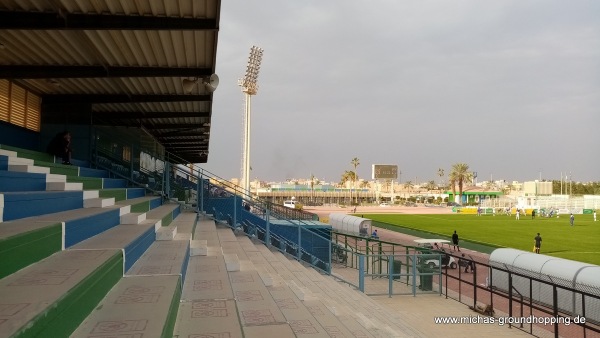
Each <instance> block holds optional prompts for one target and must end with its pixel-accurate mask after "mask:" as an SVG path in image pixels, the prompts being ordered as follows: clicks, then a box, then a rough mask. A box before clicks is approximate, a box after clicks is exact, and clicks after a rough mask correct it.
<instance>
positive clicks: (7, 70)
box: [0, 0, 221, 163]
mask: <svg viewBox="0 0 600 338" xmlns="http://www.w3.org/2000/svg"><path fill="white" fill-rule="evenodd" d="M220 8H221V1H220V0H202V1H195V0H178V1H172V0H136V1H130V0H97V1H87V0H46V1H44V0H40V1H18V0H5V1H2V2H0V78H5V79H10V80H11V81H14V82H15V83H18V84H19V85H21V86H22V87H25V88H27V89H28V90H30V91H32V92H34V93H36V94H38V95H39V96H40V97H41V98H42V112H43V115H42V121H43V122H44V123H53V121H63V120H64V116H60V113H56V112H54V111H53V113H52V114H44V108H45V107H49V106H51V105H53V104H54V105H56V104H59V105H60V104H65V103H69V104H80V105H82V106H86V105H89V106H91V108H90V109H91V113H92V121H93V123H94V124H99V125H111V126H126V127H136V128H143V129H145V130H146V131H147V132H148V133H149V134H151V135H152V136H153V137H154V138H156V140H157V141H158V142H160V143H161V144H162V145H164V146H165V149H166V151H168V152H171V153H173V154H175V155H176V156H179V157H181V161H180V162H190V163H205V162H206V161H207V155H208V146H209V139H210V122H211V115H212V110H211V108H212V97H213V96H212V93H211V92H210V90H208V89H207V87H206V86H204V85H202V79H203V78H206V77H208V76H210V75H211V74H213V73H214V72H215V60H216V51H217V38H218V29H219V19H220ZM193 78H199V79H200V81H199V84H198V85H196V86H194V88H193V89H192V92H191V93H186V92H185V91H184V89H183V86H182V80H183V79H193ZM82 115H83V114H82ZM69 117H70V121H71V122H73V123H89V122H90V117H89V116H81V117H80V119H81V121H77V117H75V118H73V116H72V115H69Z"/></svg>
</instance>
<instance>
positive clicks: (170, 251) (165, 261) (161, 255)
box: [127, 240, 190, 281]
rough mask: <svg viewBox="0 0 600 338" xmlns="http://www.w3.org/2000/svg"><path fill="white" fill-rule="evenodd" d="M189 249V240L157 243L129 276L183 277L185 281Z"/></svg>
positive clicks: (128, 272)
mask: <svg viewBox="0 0 600 338" xmlns="http://www.w3.org/2000/svg"><path fill="white" fill-rule="evenodd" d="M189 248H190V242H189V240H172V241H155V242H153V243H152V244H151V245H150V247H149V248H148V250H147V251H146V252H145V253H144V254H143V255H142V256H141V257H140V259H138V261H137V262H136V263H135V264H134V265H133V266H132V267H131V268H130V269H128V270H127V275H137V276H143V275H181V276H182V281H185V274H186V271H187V266H188V262H189Z"/></svg>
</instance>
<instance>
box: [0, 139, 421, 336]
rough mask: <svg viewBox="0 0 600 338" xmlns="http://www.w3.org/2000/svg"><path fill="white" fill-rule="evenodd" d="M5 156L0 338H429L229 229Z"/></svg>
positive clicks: (133, 192)
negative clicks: (119, 337)
mask: <svg viewBox="0 0 600 338" xmlns="http://www.w3.org/2000/svg"><path fill="white" fill-rule="evenodd" d="M0 149H2V152H1V153H0V196H2V200H1V202H2V204H1V207H2V208H3V209H2V211H3V213H2V217H3V218H2V222H0V254H1V255H2V257H10V259H2V260H1V261H0V308H1V309H2V311H0V336H3V337H4V336H9V337H13V336H14V337H50V336H51V337H67V336H72V337H102V336H131V337H136V336H140V337H141V336H143V337H173V336H179V337H190V336H216V337H264V336H277V337H304V336H310V337H330V336H335V337H352V336H355V337H419V336H422V334H421V333H420V332H419V331H418V330H415V329H413V328H412V327H411V326H410V324H409V323H405V322H404V321H403V320H402V319H401V318H398V317H395V316H394V315H393V314H391V313H389V311H385V310H384V309H383V308H381V306H379V305H378V304H377V303H376V302H375V301H373V300H372V299H371V298H369V297H368V296H366V295H364V294H362V293H360V292H358V291H357V290H355V289H354V288H351V287H348V286H346V285H344V284H340V283H338V282H336V281H335V280H334V279H333V278H331V277H329V276H326V275H323V274H321V273H319V272H317V271H316V270H314V269H312V268H310V267H307V266H305V265H304V264H303V263H300V262H298V261H296V260H294V259H293V258H291V259H290V258H288V257H286V256H284V255H283V254H282V253H281V252H279V251H276V250H271V249H270V248H268V247H266V246H265V245H264V244H262V243H261V242H259V241H256V240H253V239H250V238H249V237H247V236H246V235H245V234H244V233H243V232H240V231H234V230H232V229H231V228H229V227H228V226H227V225H226V224H221V223H218V224H217V223H216V222H215V220H214V219H212V218H210V217H205V216H201V217H198V215H197V214H196V213H195V212H182V208H181V206H180V205H179V204H175V203H163V201H162V198H161V197H160V196H146V194H145V191H144V189H139V188H132V187H128V186H127V182H126V181H124V180H119V179H112V178H110V177H108V176H109V175H108V172H106V171H103V170H99V171H96V169H92V168H85V170H84V168H81V167H77V168H63V166H62V165H61V164H56V163H53V162H52V161H51V160H49V159H48V158H45V160H44V159H40V158H37V157H43V155H45V154H37V153H35V152H32V151H22V150H19V149H14V148H13V149H9V150H6V149H5V148H4V147H0ZM28 160H33V161H34V162H33V163H31V162H30V161H28ZM78 163H79V162H78ZM81 165H85V163H81ZM88 174H89V175H90V176H86V175H88ZM15 181H18V182H19V183H15ZM49 182H62V183H71V185H63V186H62V187H57V186H54V185H48V184H49ZM49 188H51V189H49Z"/></svg>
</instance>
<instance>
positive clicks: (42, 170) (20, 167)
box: [8, 164, 50, 174]
mask: <svg viewBox="0 0 600 338" xmlns="http://www.w3.org/2000/svg"><path fill="white" fill-rule="evenodd" d="M8 170H10V171H18V172H22V173H39V174H49V173H50V168H46V167H38V166H34V165H27V164H9V165H8Z"/></svg>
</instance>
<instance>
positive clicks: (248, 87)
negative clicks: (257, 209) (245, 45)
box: [238, 46, 263, 194]
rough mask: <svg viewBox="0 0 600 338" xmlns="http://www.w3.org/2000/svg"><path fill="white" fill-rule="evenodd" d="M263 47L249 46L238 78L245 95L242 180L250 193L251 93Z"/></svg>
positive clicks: (254, 89) (256, 78) (254, 92)
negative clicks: (245, 66)
mask: <svg viewBox="0 0 600 338" xmlns="http://www.w3.org/2000/svg"><path fill="white" fill-rule="evenodd" d="M262 56H263V49H262V48H258V47H256V46H252V48H250V57H249V58H248V67H247V68H246V75H245V76H244V78H243V79H239V81H238V85H239V86H240V87H242V92H243V93H244V97H245V107H244V113H245V114H244V149H243V154H242V182H243V187H244V190H246V193H248V194H250V121H251V120H250V113H251V111H252V109H251V102H252V95H256V93H257V92H258V85H257V84H256V81H257V80H258V71H259V70H260V62H261V61H262Z"/></svg>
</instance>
